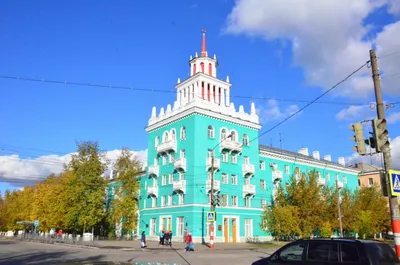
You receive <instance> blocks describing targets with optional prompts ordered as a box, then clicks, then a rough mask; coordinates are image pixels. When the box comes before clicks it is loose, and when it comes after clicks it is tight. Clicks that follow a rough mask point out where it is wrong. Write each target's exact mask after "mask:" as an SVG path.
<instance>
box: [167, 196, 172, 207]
mask: <svg viewBox="0 0 400 265" xmlns="http://www.w3.org/2000/svg"><path fill="white" fill-rule="evenodd" d="M168 205H172V195H168Z"/></svg>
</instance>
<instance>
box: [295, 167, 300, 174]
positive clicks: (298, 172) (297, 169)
mask: <svg viewBox="0 0 400 265" xmlns="http://www.w3.org/2000/svg"><path fill="white" fill-rule="evenodd" d="M295 174H296V175H300V168H298V167H296V169H295Z"/></svg>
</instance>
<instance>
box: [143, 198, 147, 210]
mask: <svg viewBox="0 0 400 265" xmlns="http://www.w3.org/2000/svg"><path fill="white" fill-rule="evenodd" d="M146 202H147V200H146V198H144V200H143V208H146Z"/></svg>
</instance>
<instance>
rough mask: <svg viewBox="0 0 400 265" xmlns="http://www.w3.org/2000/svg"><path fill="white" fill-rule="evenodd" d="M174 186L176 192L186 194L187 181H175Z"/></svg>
mask: <svg viewBox="0 0 400 265" xmlns="http://www.w3.org/2000/svg"><path fill="white" fill-rule="evenodd" d="M172 186H173V189H174V191H181V192H182V193H186V180H175V181H174V183H173V185H172Z"/></svg>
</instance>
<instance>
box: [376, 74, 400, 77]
mask: <svg viewBox="0 0 400 265" xmlns="http://www.w3.org/2000/svg"><path fill="white" fill-rule="evenodd" d="M396 75H400V73H395V74H389V75H383V76H381V78H387V77H392V76H396Z"/></svg>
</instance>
